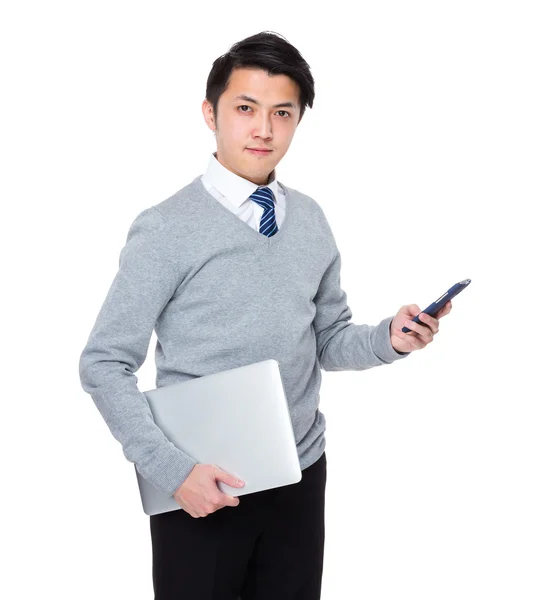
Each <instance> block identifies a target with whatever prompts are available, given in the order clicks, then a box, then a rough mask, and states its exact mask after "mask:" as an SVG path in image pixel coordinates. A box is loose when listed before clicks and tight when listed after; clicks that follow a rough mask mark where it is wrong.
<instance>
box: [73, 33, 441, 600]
mask: <svg viewBox="0 0 537 600" xmlns="http://www.w3.org/2000/svg"><path fill="white" fill-rule="evenodd" d="M313 98H314V81H313V77H312V76H311V73H310V71H309V67H308V65H307V63H306V62H305V61H304V59H303V58H302V56H301V55H300V53H299V52H298V51H297V50H296V48H294V47H293V46H291V45H290V44H289V43H288V42H287V41H286V40H285V39H283V38H281V37H279V36H277V35H275V34H272V33H268V32H262V33H259V34H257V35H254V36H251V37H249V38H246V39H245V40H242V41H241V42H238V43H237V44H235V45H234V46H233V47H232V48H231V49H230V51H229V52H228V53H227V54H225V55H223V56H221V57H220V58H218V59H217V60H216V61H215V62H214V64H213V67H212V70H211V73H210V74H209V78H208V82H207V90H206V99H205V100H204V101H203V104H202V110H203V116H204V118H205V122H206V123H207V125H208V126H209V128H210V129H211V130H212V131H214V133H215V138H216V148H217V149H216V152H215V153H213V154H212V155H211V157H210V160H209V164H208V167H207V170H206V172H205V174H204V175H202V176H198V177H196V178H194V179H193V180H192V181H191V182H190V183H189V184H188V185H186V186H185V187H183V188H182V189H181V190H179V191H178V192H176V193H175V194H174V195H173V196H171V197H170V198H168V199H166V200H164V201H162V202H160V203H159V204H156V205H153V206H151V207H150V208H147V209H145V210H144V211H142V212H141V213H140V214H139V215H138V216H137V217H136V219H135V220H134V222H133V223H132V225H131V227H130V229H129V233H128V236H127V241H126V244H125V246H124V248H123V249H122V251H121V255H120V266H119V270H118V272H117V275H116V277H115V279H114V281H113V283H112V286H111V288H110V291H109V293H108V295H107V297H106V299H105V301H104V304H103V307H102V308H101V311H100V313H99V315H98V317H97V320H96V323H95V325H94V328H93V330H92V332H91V334H90V336H89V340H88V342H87V345H86V347H85V348H84V351H83V352H82V355H81V357H80V377H81V381H82V386H83V388H84V390H86V391H87V392H88V393H90V394H91V395H92V397H93V399H94V401H95V403H96V405H97V407H98V409H99V410H100V412H101V413H102V415H103V417H104V419H105V420H106V422H107V424H108V426H109V427H110V430H111V432H112V433H113V435H114V436H115V437H116V439H117V440H118V441H119V442H120V443H121V444H122V447H123V452H124V454H125V456H126V457H127V459H128V460H130V461H131V462H134V463H135V464H136V468H137V469H138V470H139V472H140V473H141V474H142V476H144V477H145V478H146V479H148V480H149V481H151V482H152V483H153V485H155V487H157V488H158V489H160V490H161V491H164V492H166V493H168V494H170V495H173V497H174V498H175V500H176V501H177V503H178V504H179V505H180V506H181V507H182V508H183V510H177V511H172V512H168V513H163V514H160V515H155V516H152V517H150V528H151V537H152V548H153V583H154V589H155V598H156V600H167V599H170V600H171V599H172V598H173V600H178V599H179V598H185V599H188V600H202V599H203V600H209V599H211V600H214V599H221V600H224V599H226V600H232V599H237V598H238V597H239V596H240V598H241V599H242V600H275V599H278V600H287V599H289V600H290V599H294V600H314V599H316V598H320V594H321V578H322V570H323V553H324V498H325V485H326V455H325V452H324V449H325V443H326V442H325V438H324V431H325V418H324V415H323V414H322V413H321V412H320V411H319V409H318V406H319V400H320V397H319V389H320V385H321V368H323V369H325V370H326V371H338V370H363V369H368V368H371V367H375V366H380V365H383V364H389V363H391V362H393V361H395V360H398V359H402V358H404V357H405V356H407V355H408V354H409V353H410V352H412V351H413V350H417V349H420V348H423V347H425V346H426V345H427V344H429V343H430V342H431V341H432V340H433V336H434V335H435V334H436V333H437V332H438V318H440V317H442V316H444V315H445V314H448V313H449V312H450V310H451V303H449V304H448V305H447V306H446V307H445V308H444V309H443V311H442V313H440V315H439V316H438V318H437V319H435V318H432V317H429V316H428V315H426V314H423V315H420V319H421V320H422V321H423V322H424V323H425V324H423V325H420V324H416V323H413V322H411V319H412V318H413V317H414V316H416V315H417V314H420V310H419V308H418V307H417V306H416V305H415V304H413V305H408V306H403V307H402V308H400V309H399V311H398V312H397V314H396V315H395V316H390V317H387V318H385V319H383V320H382V321H381V322H380V323H379V324H378V325H376V326H371V325H357V324H354V323H352V322H351V321H350V319H351V316H352V313H351V310H350V308H349V307H348V306H347V303H346V294H345V292H344V291H343V290H342V289H341V288H340V267H341V257H340V254H339V251H338V249H337V245H336V242H335V239H334V237H333V235H332V232H331V230H330V227H329V225H328V223H327V221H326V218H325V216H324V213H323V211H322V209H321V208H320V206H319V205H318V204H317V203H316V202H315V201H314V200H313V199H312V198H310V197H309V196H306V195H304V194H302V193H300V192H299V191H297V190H295V189H293V188H291V187H289V186H287V185H285V184H283V183H282V182H281V181H278V180H277V179H276V171H275V168H276V166H277V164H278V163H279V162H280V160H281V159H282V158H283V157H284V156H285V153H286V152H287V149H288V148H289V146H290V144H291V141H292V139H293V136H294V134H295V131H296V128H297V126H298V124H299V122H300V121H301V119H302V116H303V114H304V111H305V108H306V106H310V107H311V106H312V105H313ZM405 325H406V326H408V327H409V328H410V329H411V330H412V331H411V332H410V333H408V334H404V333H403V332H402V331H401V329H402V327H403V326H405ZM153 329H154V330H155V331H156V333H157V338H158V342H157V346H156V352H155V359H156V364H157V382H156V384H157V387H160V386H163V385H168V384H171V383H175V382H178V381H183V380H187V379H190V378H192V377H199V376H202V375H207V374H210V373H214V372H217V371H223V370H226V369H231V368H234V367H237V366H240V365H246V364H251V363H253V362H257V361H261V360H266V359H268V358H274V359H276V360H278V362H279V363H280V369H281V373H282V379H283V382H284V387H285V390H286V396H287V399H288V402H289V408H290V413H291V418H292V423H293V429H294V433H295V437H296V442H297V451H298V454H299V457H300V463H301V468H302V479H301V481H300V482H299V483H297V484H294V485H290V486H282V487H279V488H275V489H271V490H266V491H263V492H259V493H253V494H246V495H244V496H242V497H241V500H240V502H239V499H238V498H237V497H233V496H229V495H226V494H223V493H221V492H220V490H219V488H218V486H217V483H216V482H217V480H220V481H223V482H225V483H227V484H229V485H233V486H235V487H239V486H240V485H241V484H240V482H237V481H236V479H235V478H234V477H232V476H231V475H229V474H227V473H225V472H223V471H222V470H220V469H219V468H217V467H216V466H215V465H207V464H198V463H197V461H196V460H195V459H194V458H193V457H191V456H189V455H187V454H186V453H184V452H183V451H181V450H180V449H179V448H177V447H175V446H174V445H173V444H172V443H171V442H169V441H168V440H167V439H166V437H165V436H164V434H163V433H162V431H161V430H160V429H159V428H158V427H157V426H156V425H155V423H154V422H153V420H152V417H151V414H150V410H149V408H148V405H147V402H146V401H145V397H144V395H143V394H142V393H141V391H140V390H139V389H138V387H137V385H136V384H137V381H138V380H137V377H136V376H135V374H134V373H135V372H136V371H137V370H138V369H139V368H140V366H141V365H142V364H143V362H144V360H145V358H146V354H147V348H148V344H149V341H150V337H151V334H152V332H153Z"/></svg>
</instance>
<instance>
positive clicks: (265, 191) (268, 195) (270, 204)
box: [249, 187, 278, 237]
mask: <svg viewBox="0 0 537 600" xmlns="http://www.w3.org/2000/svg"><path fill="white" fill-rule="evenodd" d="M249 198H250V200H253V202H255V203H256V204H259V206H262V207H263V208H264V209H265V210H264V211H263V216H262V217H261V222H260V224H259V233H262V234H263V235H266V236H267V237H270V236H272V235H274V234H275V233H277V232H278V225H277V223H276V215H275V214H274V192H273V191H272V190H271V189H270V188H269V187H258V188H257V190H256V191H255V192H254V193H253V194H252V195H251V196H249Z"/></svg>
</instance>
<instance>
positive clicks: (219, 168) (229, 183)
mask: <svg viewBox="0 0 537 600" xmlns="http://www.w3.org/2000/svg"><path fill="white" fill-rule="evenodd" d="M203 178H204V181H207V182H208V183H210V184H211V185H212V186H213V187H215V188H216V189H217V190H218V191H219V192H220V193H221V194H222V195H223V196H224V197H225V198H226V200H229V202H231V203H232V204H233V205H234V206H236V207H237V208H238V207H239V206H240V205H241V204H243V202H246V200H248V198H249V197H250V196H251V195H252V194H253V193H254V192H255V191H256V190H257V188H258V187H259V186H258V185H257V184H256V183H253V182H252V181H248V179H244V177H241V176H240V175H237V174H236V173H233V172H232V171H230V170H229V169H227V168H226V167H224V165H222V164H221V163H220V162H219V161H218V159H217V158H216V152H212V153H211V158H210V159H209V164H208V165H207V170H206V171H205V174H204V176H203ZM264 187H269V188H270V189H271V190H272V192H273V193H274V198H275V201H276V203H277V202H278V181H277V179H276V169H273V170H272V172H271V173H270V175H269V177H268V183H267V184H266V185H265V186H264Z"/></svg>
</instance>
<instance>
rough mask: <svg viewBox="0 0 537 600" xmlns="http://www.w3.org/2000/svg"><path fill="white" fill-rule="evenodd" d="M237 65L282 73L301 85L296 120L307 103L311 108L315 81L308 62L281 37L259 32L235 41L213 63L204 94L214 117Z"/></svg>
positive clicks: (275, 73)
mask: <svg viewBox="0 0 537 600" xmlns="http://www.w3.org/2000/svg"><path fill="white" fill-rule="evenodd" d="M237 68H258V69H263V70H264V71H266V72H267V73H268V74H269V75H280V74H283V75H287V76H288V77H289V78H291V79H292V80H293V81H294V82H295V83H296V84H297V85H298V87H299V88H300V98H299V103H300V115H299V119H298V120H299V121H300V119H302V115H303V114H304V111H305V110H306V106H309V107H310V108H312V107H313V99H314V97H315V81H314V79H313V76H312V74H311V71H310V67H309V65H308V63H307V62H306V61H305V60H304V58H303V57H302V55H301V54H300V52H299V51H298V50H297V49H296V48H295V47H294V46H293V45H292V44H290V43H289V42H288V41H287V40H286V39H285V38H284V37H283V36H280V35H279V34H276V33H272V32H269V31H261V32H260V33H256V34H255V35H251V36H249V37H247V38H245V39H243V40H241V41H240V42H236V43H235V44H233V46H231V48H230V49H229V50H228V52H226V53H225V54H223V55H222V56H219V57H218V58H217V59H216V60H215V61H214V62H213V66H212V69H211V72H210V73H209V77H208V78H207V89H206V92H205V97H206V99H207V100H208V101H209V102H210V103H211V105H212V107H213V111H214V118H215V120H216V117H217V110H218V100H219V99H220V96H221V95H222V94H223V93H224V92H225V90H226V89H227V86H228V83H229V78H230V76H231V73H232V72H233V70H234V69H237Z"/></svg>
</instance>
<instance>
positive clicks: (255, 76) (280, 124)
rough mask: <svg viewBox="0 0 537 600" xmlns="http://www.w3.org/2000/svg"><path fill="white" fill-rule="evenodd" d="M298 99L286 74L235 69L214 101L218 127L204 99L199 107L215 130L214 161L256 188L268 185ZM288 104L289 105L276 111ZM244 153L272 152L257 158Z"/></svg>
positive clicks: (289, 131)
mask: <svg viewBox="0 0 537 600" xmlns="http://www.w3.org/2000/svg"><path fill="white" fill-rule="evenodd" d="M239 96H245V97H246V96H247V97H248V98H250V100H246V99H245V98H240V97H239ZM299 97H300V88H299V87H298V85H297V84H296V83H295V82H294V81H293V80H292V79H290V78H289V77H287V75H268V74H267V73H266V72H265V71H263V70H262V69H250V68H240V69H234V70H233V72H232V73H231V76H230V79H229V82H228V87H227V89H226V91H225V92H224V93H223V94H222V95H221V96H220V99H219V100H218V119H217V122H216V123H215V120H214V112H213V109H212V106H211V104H210V103H209V102H208V101H207V100H206V99H205V100H203V104H202V110H203V115H204V118H205V122H206V123H207V125H208V126H209V127H210V129H212V130H215V135H216V158H217V160H218V162H219V163H221V164H222V165H223V166H224V167H226V168H227V169H229V170H230V171H231V172H233V173H235V174H237V175H239V176H240V177H243V178H244V179H248V180H249V181H252V182H254V183H256V184H257V185H264V184H266V183H267V180H268V176H269V175H270V174H271V173H272V171H273V170H274V168H275V167H276V165H277V164H278V163H279V162H280V160H281V159H282V158H283V157H284V156H285V153H286V152H287V149H288V148H289V145H290V144H291V140H292V139H293V135H294V133H295V130H296V128H297V125H298V122H299V121H298V118H299V110H300V106H299ZM254 100H255V102H254ZM287 103H292V104H293V106H289V105H287V106H277V105H279V104H287ZM248 148H268V149H269V150H271V152H268V153H263V154H257V153H253V152H250V151H249V150H248Z"/></svg>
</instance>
